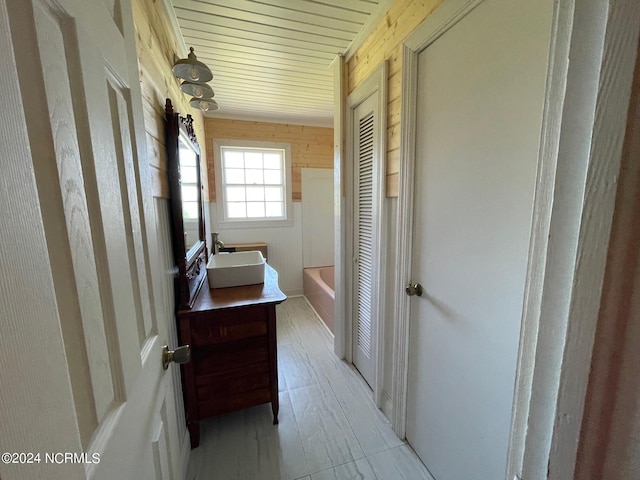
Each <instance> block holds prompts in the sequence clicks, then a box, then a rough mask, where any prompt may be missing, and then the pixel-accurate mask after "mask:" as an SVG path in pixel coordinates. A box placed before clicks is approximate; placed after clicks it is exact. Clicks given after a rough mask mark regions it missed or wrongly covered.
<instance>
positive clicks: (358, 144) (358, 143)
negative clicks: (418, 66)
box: [352, 95, 380, 385]
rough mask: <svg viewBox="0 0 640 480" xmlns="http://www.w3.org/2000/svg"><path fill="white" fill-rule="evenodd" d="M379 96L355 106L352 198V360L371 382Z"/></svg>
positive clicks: (374, 296)
mask: <svg viewBox="0 0 640 480" xmlns="http://www.w3.org/2000/svg"><path fill="white" fill-rule="evenodd" d="M376 103H377V97H376V96H375V95H372V96H371V97H369V98H368V99H367V100H365V101H364V102H363V103H361V104H360V105H359V106H358V107H356V108H355V109H354V116H353V125H352V128H353V133H354V135H353V139H354V141H353V149H354V155H353V159H354V170H353V180H354V189H353V192H354V200H353V206H354V208H353V219H354V225H353V226H354V228H353V235H354V237H353V276H352V278H353V282H354V283H353V294H354V295H353V297H354V298H353V364H354V365H355V366H356V368H357V369H358V370H359V371H360V373H361V374H362V376H363V377H364V378H365V380H366V381H367V382H368V383H369V385H373V384H374V371H375V369H374V364H375V349H374V337H375V327H376V325H375V318H376V312H375V298H376V295H378V294H379V292H378V291H377V289H376V285H377V278H376V275H375V268H374V260H375V258H376V257H377V256H376V251H377V238H376V231H377V224H378V218H377V215H376V213H377V208H376V205H375V198H376V197H377V195H376V193H377V192H376V181H375V179H376V176H377V165H378V164H379V160H380V155H379V150H380V146H379V145H378V144H377V143H378V140H377V139H378V138H379V137H378V134H377V133H378V132H377V130H378V128H379V125H378V119H377V118H376V112H377V105H376Z"/></svg>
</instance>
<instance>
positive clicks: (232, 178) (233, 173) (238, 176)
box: [224, 168, 244, 184]
mask: <svg viewBox="0 0 640 480" xmlns="http://www.w3.org/2000/svg"><path fill="white" fill-rule="evenodd" d="M224 181H225V183H234V184H238V183H244V170H237V169H235V168H229V169H227V170H225V171H224Z"/></svg>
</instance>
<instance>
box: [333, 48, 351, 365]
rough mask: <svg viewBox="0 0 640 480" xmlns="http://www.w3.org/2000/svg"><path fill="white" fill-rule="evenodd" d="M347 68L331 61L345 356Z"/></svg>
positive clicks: (338, 290) (338, 322) (338, 285)
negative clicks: (345, 126) (345, 127)
mask: <svg viewBox="0 0 640 480" xmlns="http://www.w3.org/2000/svg"><path fill="white" fill-rule="evenodd" d="M347 70H348V69H347V68H346V63H345V61H344V57H343V56H342V55H338V56H337V57H336V58H335V60H334V62H333V96H334V98H333V104H334V105H333V106H334V110H335V113H334V116H335V120H334V128H333V182H334V184H333V211H334V212H335V214H336V215H335V219H334V227H333V228H334V236H335V240H334V248H333V255H334V282H335V289H334V291H335V305H334V322H335V323H334V331H335V337H334V342H333V351H334V353H335V354H336V355H337V356H338V358H345V357H346V350H347V347H346V338H345V335H346V327H345V323H346V306H345V294H344V285H345V278H346V264H347V257H346V253H345V244H346V243H345V242H346V235H347V228H346V220H345V203H346V202H345V197H344V191H345V185H344V182H345V177H344V170H345V160H346V159H345V156H344V151H345V143H346V136H345V130H344V125H345V119H346V114H345V111H346V105H347V85H348V81H347V75H348V71H347Z"/></svg>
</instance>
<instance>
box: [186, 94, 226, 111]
mask: <svg viewBox="0 0 640 480" xmlns="http://www.w3.org/2000/svg"><path fill="white" fill-rule="evenodd" d="M189 105H191V106H192V107H193V108H199V109H200V110H202V111H203V112H209V111H211V112H213V111H214V110H218V108H220V107H219V106H218V102H216V101H215V100H213V99H212V98H196V97H193V98H192V99H191V100H189Z"/></svg>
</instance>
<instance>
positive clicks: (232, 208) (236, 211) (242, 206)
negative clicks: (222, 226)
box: [227, 202, 247, 218]
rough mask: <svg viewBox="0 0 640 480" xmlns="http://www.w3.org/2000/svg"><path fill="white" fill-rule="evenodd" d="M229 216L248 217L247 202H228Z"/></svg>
mask: <svg viewBox="0 0 640 480" xmlns="http://www.w3.org/2000/svg"><path fill="white" fill-rule="evenodd" d="M227 216H228V217H229V218H247V204H246V203H244V202H228V203H227Z"/></svg>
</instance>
